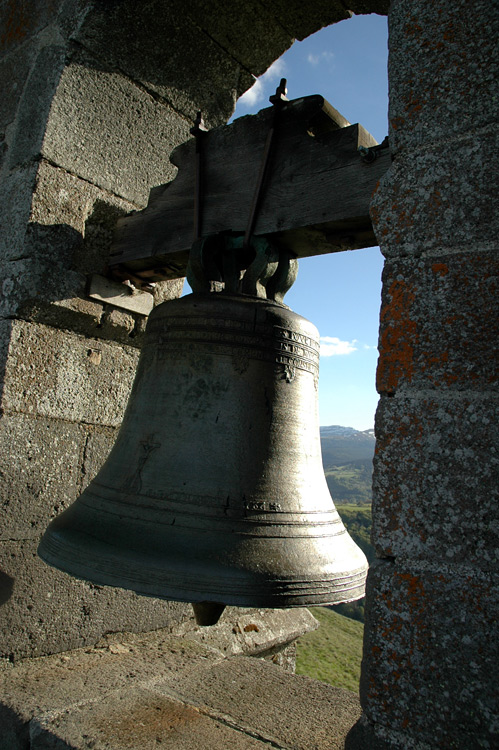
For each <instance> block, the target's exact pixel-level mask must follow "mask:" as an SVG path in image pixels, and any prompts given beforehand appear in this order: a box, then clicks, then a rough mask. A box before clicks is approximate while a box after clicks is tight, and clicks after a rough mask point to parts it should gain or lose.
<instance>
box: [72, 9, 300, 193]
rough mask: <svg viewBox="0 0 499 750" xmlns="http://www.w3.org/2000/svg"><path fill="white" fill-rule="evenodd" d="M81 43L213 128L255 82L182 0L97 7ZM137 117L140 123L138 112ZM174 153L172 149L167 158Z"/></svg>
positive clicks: (79, 38)
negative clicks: (200, 116)
mask: <svg viewBox="0 0 499 750" xmlns="http://www.w3.org/2000/svg"><path fill="white" fill-rule="evenodd" d="M193 12H195V11H193ZM211 12H212V9H211V6H210V13H211ZM225 13H226V10H225V9H224V15H225ZM246 13H247V12H246ZM196 17H197V18H198V22H199V23H200V24H201V25H203V24H204V23H205V22H206V19H204V17H203V14H202V13H201V12H200V13H199V14H198V13H197V12H196ZM215 18H216V16H213V23H216V21H215ZM251 25H253V23H252V24H251ZM248 31H249V30H248V24H246V26H245V27H244V31H241V34H243V33H244V34H245V35H246V36H247V35H248ZM249 33H251V32H249ZM280 34H281V36H282V32H280ZM76 39H77V41H78V42H79V43H80V44H81V45H82V46H83V47H85V48H86V49H87V50H90V51H91V52H92V53H93V54H95V55H96V57H97V58H98V59H104V60H106V61H107V62H108V63H109V64H110V65H111V66H113V67H116V68H118V69H119V70H121V71H123V72H124V73H125V74H126V75H127V76H128V77H129V78H131V79H132V80H135V81H140V83H141V84H142V85H143V86H144V87H145V88H147V89H148V90H149V91H152V92H154V93H155V94H157V95H159V96H160V97H161V98H162V99H164V100H166V101H167V102H169V103H170V104H172V105H173V107H174V108H175V110H176V111H178V112H182V114H183V115H184V116H185V117H187V118H189V120H194V118H195V116H196V112H197V110H199V109H201V110H202V111H203V115H204V118H205V121H206V123H207V124H208V125H209V127H214V126H216V125H221V124H222V123H223V122H225V121H226V120H227V119H228V118H229V117H230V115H231V114H232V111H233V109H234V105H235V102H236V99H237V97H238V96H239V95H240V94H241V93H242V92H243V91H245V90H246V89H247V88H249V86H251V84H252V82H253V78H252V76H251V75H250V73H249V72H247V71H246V70H244V69H243V68H242V66H241V64H240V63H239V62H238V61H237V60H235V59H234V58H233V56H231V54H230V53H228V52H227V51H226V50H225V49H223V48H222V47H221V46H220V45H219V44H217V43H216V42H215V41H214V40H213V39H212V38H211V37H210V35H209V34H208V33H206V32H204V31H203V30H202V29H201V28H199V26H197V25H196V24H194V23H192V21H191V20H190V19H188V18H186V13H185V4H184V3H182V2H179V0H176V1H175V2H169V3H168V4H167V5H165V4H164V3H162V2H159V0H154V1H152V2H149V3H147V5H145V6H142V7H141V8H140V12H139V10H138V7H137V4H136V3H135V2H133V0H124V2H120V3H119V4H116V5H111V6H108V7H106V8H96V10H95V11H94V12H93V13H92V14H90V15H89V16H88V17H87V19H86V20H85V23H84V24H83V25H82V26H81V28H80V30H79V32H78V34H77V35H76ZM286 46H287V45H286ZM144 49H147V51H148V53H147V54H144ZM282 49H283V51H284V47H283V48H282ZM270 62H272V60H269V64H270ZM201 71H202V73H201ZM135 106H137V105H135ZM133 118H134V119H133V121H134V122H135V118H136V114H135V112H133ZM134 127H135V126H134ZM181 140H186V136H184V138H182V139H181ZM178 142H180V141H178ZM170 150H171V148H170ZM163 153H165V151H164V150H163ZM168 154H169V151H168V150H166V157H167V156H168ZM164 181H165V180H164V179H163V180H158V181H157V182H156V183H150V184H158V185H159V184H161V183H163V182H164Z"/></svg>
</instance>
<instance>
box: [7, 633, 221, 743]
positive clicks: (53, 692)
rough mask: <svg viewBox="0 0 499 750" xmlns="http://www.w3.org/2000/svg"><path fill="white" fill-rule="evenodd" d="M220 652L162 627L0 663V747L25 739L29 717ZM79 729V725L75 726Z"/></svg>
mask: <svg viewBox="0 0 499 750" xmlns="http://www.w3.org/2000/svg"><path fill="white" fill-rule="evenodd" d="M222 658H223V656H222V654H220V653H219V652H217V651H216V650H213V649H209V648H205V647H202V646H200V645H198V644H196V643H194V642H192V641H182V640H180V639H178V638H176V637H175V636H173V635H171V634H170V633H169V631H167V630H159V631H155V632H152V633H147V634H136V635H134V634H132V633H121V634H113V635H111V634H110V635H106V636H104V637H103V638H102V639H101V640H99V641H98V642H97V643H96V644H95V646H91V647H89V648H86V649H78V650H76V651H70V652H66V653H62V654H56V655H52V656H48V657H45V658H42V659H26V660H23V661H21V662H19V663H18V664H15V666H13V665H12V664H10V663H8V662H4V664H3V665H1V664H0V684H1V688H2V689H1V691H0V692H1V696H2V700H1V702H0V723H1V725H2V727H3V728H4V732H5V734H4V735H3V743H4V744H2V739H1V738H0V748H1V750H17V748H24V747H26V745H27V743H28V741H29V734H30V727H29V723H30V721H31V720H32V719H34V718H35V717H42V716H44V715H47V714H62V715H63V716H64V713H65V712H69V711H70V710H71V709H73V708H74V707H76V706H78V705H79V704H86V703H91V704H92V703H94V702H95V701H98V702H99V703H100V702H101V701H103V700H104V699H105V698H106V697H107V696H109V695H110V694H112V693H113V692H114V691H117V690H119V691H122V692H123V693H124V694H127V691H128V690H130V689H133V688H137V687H138V686H145V685H154V684H155V683H156V682H158V681H161V680H163V681H164V680H167V679H173V680H176V679H178V675H179V674H180V673H187V672H189V671H190V670H196V671H198V670H202V669H204V668H206V667H208V666H209V665H210V664H211V663H213V662H216V661H219V660H220V659H222ZM80 728H81V729H82V731H85V729H84V726H83V727H80Z"/></svg>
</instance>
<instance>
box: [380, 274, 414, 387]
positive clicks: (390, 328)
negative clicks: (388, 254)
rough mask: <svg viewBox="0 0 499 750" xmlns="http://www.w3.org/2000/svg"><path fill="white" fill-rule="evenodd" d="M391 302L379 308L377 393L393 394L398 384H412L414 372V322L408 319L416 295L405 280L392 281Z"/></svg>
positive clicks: (389, 291) (389, 296) (389, 293)
mask: <svg viewBox="0 0 499 750" xmlns="http://www.w3.org/2000/svg"><path fill="white" fill-rule="evenodd" d="M387 296H388V299H389V300H390V301H389V302H388V303H387V304H385V305H384V306H383V307H382V309H381V335H380V357H379V363H378V370H377V375H376V380H377V386H378V390H379V391H380V392H382V391H387V392H393V391H395V390H396V388H397V386H398V384H399V381H400V380H401V379H402V378H404V379H406V380H408V381H411V379H412V376H413V372H414V344H415V343H416V338H417V325H416V322H415V321H413V320H411V318H410V309H411V306H412V304H413V302H414V299H415V294H414V292H413V291H412V289H411V288H410V286H409V285H408V284H407V283H406V282H405V281H400V280H397V281H394V282H393V283H392V284H391V286H390V288H389V290H388V295H387Z"/></svg>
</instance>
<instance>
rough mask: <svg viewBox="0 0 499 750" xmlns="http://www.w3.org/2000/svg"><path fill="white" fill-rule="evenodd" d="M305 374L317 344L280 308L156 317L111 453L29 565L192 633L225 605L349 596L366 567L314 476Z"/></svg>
mask: <svg viewBox="0 0 499 750" xmlns="http://www.w3.org/2000/svg"><path fill="white" fill-rule="evenodd" d="M194 286H195V285H194ZM318 367H319V336H318V332H317V329H316V328H315V326H314V325H313V324H312V323H310V322H309V321H307V320H305V319H304V318H302V317H301V316H299V315H297V314H296V313H294V312H292V311H291V310H290V309H289V308H287V307H286V306H285V305H284V304H282V303H280V302H278V301H275V300H272V299H265V298H261V297H260V298H259V297H257V296H250V295H247V294H230V293H229V294H227V293H220V294H213V293H212V294H203V293H194V294H190V295H188V296H186V297H183V298H181V299H178V300H173V301H168V302H165V303H163V304H161V305H159V306H158V307H157V308H156V309H155V310H153V312H152V314H151V316H150V318H149V322H148V325H147V332H146V340H145V344H144V347H143V350H142V353H141V357H140V361H139V365H138V370H137V374H136V378H135V382H134V385H133V388H132V392H131V396H130V400H129V403H128V406H127V409H126V413H125V416H124V420H123V424H122V426H121V429H120V431H119V435H118V438H117V441H116V444H115V445H114V447H113V449H112V451H111V453H110V455H109V458H108V459H107V461H106V463H105V464H104V466H103V467H102V469H101V470H100V472H99V473H98V475H97V476H96V477H95V479H94V480H93V481H92V482H91V483H90V485H89V486H88V487H87V489H86V490H85V491H84V492H83V494H82V495H81V497H80V498H79V499H78V500H77V501H76V502H75V503H74V504H73V505H72V506H71V507H70V508H69V509H68V510H66V511H65V512H63V513H62V514H61V515H60V516H58V517H57V518H56V519H55V520H54V521H52V523H51V524H50V526H49V528H48V530H47V531H46V533H45V535H44V537H43V539H42V542H41V544H40V548H39V554H40V555H41V557H42V558H43V559H44V560H45V561H46V562H47V563H49V564H50V565H53V566H55V567H57V568H61V569H62V570H65V571H67V572H69V573H71V574H72V575H74V576H76V577H78V578H83V579H86V580H89V581H92V582H94V583H97V584H104V585H111V586H119V587H122V588H126V589H132V590H133V591H136V592H137V593H139V594H144V595H147V596H154V597H158V598H164V599H176V600H180V601H188V602H193V603H195V604H196V603H198V606H195V610H197V612H196V614H197V617H198V621H199V622H201V623H202V624H205V623H206V624H210V623H212V622H216V620H217V619H218V616H219V614H220V612H221V611H222V609H223V606H224V605H238V606H244V607H248V606H251V607H295V606H306V605H318V604H327V603H338V602H345V601H352V600H355V599H358V598H360V597H361V596H363V594H364V582H365V577H366V571H367V561H366V558H365V556H364V554H363V553H362V552H361V550H360V549H359V548H358V547H357V545H356V544H355V543H354V542H353V541H352V539H351V538H350V536H349V535H348V533H347V532H346V530H345V528H344V526H343V523H342V522H341V519H340V517H339V515H338V513H337V511H336V509H335V507H334V504H333V501H332V499H331V496H330V494H329V490H328V487H327V484H326V480H325V477H324V472H323V468H322V461H321V448H320V437H319V422H318V402H317V387H318V374H319V373H318ZM207 602H208V603H209V604H201V603H207Z"/></svg>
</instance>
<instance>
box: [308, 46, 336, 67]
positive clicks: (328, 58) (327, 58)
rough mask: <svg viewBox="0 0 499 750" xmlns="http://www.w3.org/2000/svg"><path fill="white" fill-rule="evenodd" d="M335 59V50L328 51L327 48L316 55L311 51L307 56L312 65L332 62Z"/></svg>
mask: <svg viewBox="0 0 499 750" xmlns="http://www.w3.org/2000/svg"><path fill="white" fill-rule="evenodd" d="M333 60H334V52H328V51H327V50H324V52H319V53H318V54H316V55H313V54H312V53H310V54H309V56H308V57H307V61H308V62H309V63H310V65H319V63H331V62H332V61H333Z"/></svg>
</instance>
